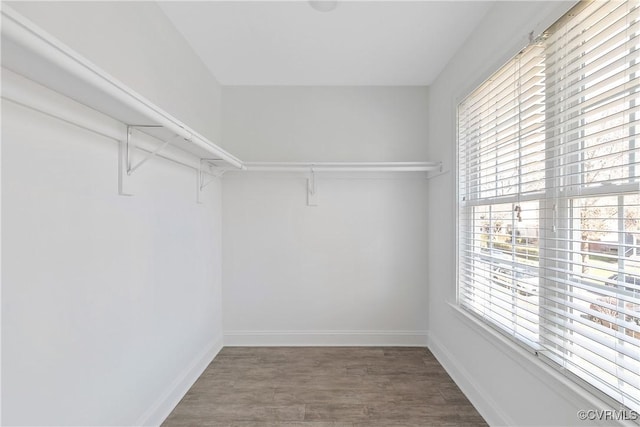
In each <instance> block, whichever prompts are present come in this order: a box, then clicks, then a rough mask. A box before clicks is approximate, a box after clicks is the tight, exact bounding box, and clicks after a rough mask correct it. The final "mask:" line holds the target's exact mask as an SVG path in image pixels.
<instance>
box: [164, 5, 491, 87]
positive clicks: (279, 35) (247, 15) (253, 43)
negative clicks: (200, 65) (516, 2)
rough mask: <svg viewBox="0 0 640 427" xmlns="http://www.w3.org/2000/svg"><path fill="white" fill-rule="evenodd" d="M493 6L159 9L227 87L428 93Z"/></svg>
mask: <svg viewBox="0 0 640 427" xmlns="http://www.w3.org/2000/svg"><path fill="white" fill-rule="evenodd" d="M491 4H492V2H489V1H397V0H395V1H340V2H338V7H337V8H336V9H335V10H333V11H331V12H319V11H316V10H314V9H313V8H312V7H311V6H310V5H309V3H308V2H307V1H304V0H301V1H172V2H160V3H159V5H160V7H161V8H162V9H163V11H164V12H165V14H166V15H167V16H168V17H169V19H170V20H171V22H172V23H173V24H174V25H175V27H176V28H177V29H178V31H180V32H181V33H182V34H183V36H184V37H185V38H186V39H187V41H188V42H189V43H190V44H191V46H192V47H193V49H194V50H195V51H196V53H197V54H198V55H200V57H201V58H202V60H203V61H204V63H205V64H206V65H207V66H208V67H209V69H210V70H211V72H212V73H213V74H214V75H215V76H216V78H217V79H218V81H219V82H220V83H221V84H223V85H287V86H293V85H313V86H333V85H355V86H359V85H391V86H395V85H428V84H430V83H431V82H433V80H434V79H435V78H436V77H437V75H438V73H439V72H440V70H442V69H443V68H444V66H445V64H446V63H447V62H448V61H449V59H451V57H452V56H453V54H454V53H455V52H456V51H457V50H458V48H459V47H460V46H461V45H462V44H463V42H464V41H465V40H466V38H467V37H468V36H469V34H470V33H471V32H472V30H473V29H474V28H475V26H476V25H477V24H478V23H479V21H480V20H481V19H482V17H483V16H484V15H485V13H486V12H487V10H488V8H489V7H490V5H491Z"/></svg>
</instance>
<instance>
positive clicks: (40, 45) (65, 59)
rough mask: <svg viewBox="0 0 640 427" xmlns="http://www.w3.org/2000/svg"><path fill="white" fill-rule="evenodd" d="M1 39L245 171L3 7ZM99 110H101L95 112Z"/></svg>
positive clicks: (228, 155) (117, 82)
mask: <svg viewBox="0 0 640 427" xmlns="http://www.w3.org/2000/svg"><path fill="white" fill-rule="evenodd" d="M2 16H3V18H4V19H3V20H2V35H3V37H6V38H8V39H10V40H12V41H13V42H14V43H16V44H17V45H19V46H22V47H24V48H25V49H26V50H28V51H31V52H33V53H35V54H36V55H38V56H39V57H41V58H45V59H46V60H47V61H49V62H51V63H52V64H55V65H56V66H58V67H60V68H61V69H63V70H65V71H66V72H67V73H69V74H70V75H72V76H74V77H75V78H78V79H80V80H82V81H84V82H86V83H89V84H90V85H92V86H93V87H95V88H96V89H98V90H99V91H101V92H103V93H104V95H105V96H106V97H108V98H112V99H115V100H117V101H119V102H121V103H122V104H124V105H125V106H126V107H128V108H130V109H132V110H133V111H136V112H137V113H139V114H141V115H143V116H144V117H147V118H148V119H149V120H151V121H153V122H154V123H156V124H159V125H162V126H163V127H164V128H166V129H168V130H170V131H171V132H173V133H175V134H177V135H180V136H181V137H182V138H184V139H185V140H187V141H189V142H191V143H192V144H194V145H196V146H198V147H200V148H202V149H203V150H206V151H207V152H208V153H211V154H212V155H214V156H215V157H219V158H220V159H222V160H224V161H225V162H227V163H229V164H230V165H232V166H234V167H236V168H239V169H242V168H243V167H242V162H241V161H240V160H239V159H237V158H235V157H234V156H233V155H231V154H230V153H228V152H226V151H225V150H223V149H222V148H220V147H218V146H216V145H215V144H213V143H212V142H210V141H208V140H207V139H206V138H204V137H203V136H202V135H200V134H198V133H197V132H195V131H193V130H191V129H189V128H187V127H186V125H184V124H183V123H181V122H179V121H178V120H176V119H175V118H173V117H172V116H170V115H169V114H167V113H166V112H165V111H163V110H161V109H160V108H158V107H156V106H155V105H153V104H152V103H151V102H149V101H148V100H146V99H145V98H144V97H142V96H141V95H139V94H137V93H136V92H134V91H133V90H131V89H130V88H128V87H126V86H125V85H124V84H122V83H121V82H120V81H118V80H116V79H115V78H113V77H112V76H110V75H108V74H107V73H105V72H103V71H102V70H100V69H99V68H98V67H96V66H95V65H94V64H92V63H91V62H89V61H88V60H86V59H85V58H83V57H81V56H80V55H78V54H77V53H76V52H74V51H73V50H71V49H69V48H68V47H67V46H65V45H64V44H63V43H61V42H60V41H59V40H57V39H55V38H54V37H53V36H51V35H50V34H48V33H46V32H44V31H43V30H41V29H40V28H38V27H37V26H36V25H35V24H33V23H32V22H30V21H29V20H27V19H26V18H24V17H22V16H21V15H20V14H18V13H16V12H15V11H14V10H13V9H11V8H10V7H8V6H6V5H3V6H2ZM96 109H98V108H96ZM98 110H99V109H98Z"/></svg>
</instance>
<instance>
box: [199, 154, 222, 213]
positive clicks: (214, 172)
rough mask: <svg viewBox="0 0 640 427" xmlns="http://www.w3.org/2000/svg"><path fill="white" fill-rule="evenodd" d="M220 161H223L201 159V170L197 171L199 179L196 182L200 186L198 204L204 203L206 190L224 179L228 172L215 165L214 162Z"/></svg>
mask: <svg viewBox="0 0 640 427" xmlns="http://www.w3.org/2000/svg"><path fill="white" fill-rule="evenodd" d="M220 160H221V159H200V168H199V169H198V171H197V172H198V179H197V180H196V181H197V184H198V187H197V192H196V202H197V203H198V204H202V203H203V200H204V198H203V193H204V189H205V188H206V187H207V186H208V185H209V184H211V183H212V182H214V181H215V180H217V179H219V178H222V176H223V175H224V173H225V172H226V171H227V169H226V168H224V167H222V166H218V165H216V164H215V163H213V162H214V161H220Z"/></svg>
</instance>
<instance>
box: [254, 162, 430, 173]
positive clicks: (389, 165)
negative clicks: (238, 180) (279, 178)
mask: <svg viewBox="0 0 640 427" xmlns="http://www.w3.org/2000/svg"><path fill="white" fill-rule="evenodd" d="M243 164H244V166H245V170H246V171H249V172H431V171H439V170H440V168H441V166H442V164H441V163H440V162H244V163H243Z"/></svg>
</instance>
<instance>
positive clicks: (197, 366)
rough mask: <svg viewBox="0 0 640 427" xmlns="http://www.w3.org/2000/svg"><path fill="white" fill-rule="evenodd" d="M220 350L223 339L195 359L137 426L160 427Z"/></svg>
mask: <svg viewBox="0 0 640 427" xmlns="http://www.w3.org/2000/svg"><path fill="white" fill-rule="evenodd" d="M220 350H222V337H220V338H218V339H217V340H215V341H214V342H213V343H212V344H211V345H209V346H208V347H207V348H206V349H204V351H202V352H201V353H200V354H199V355H198V356H196V357H195V358H194V359H193V362H192V363H191V364H190V365H189V366H187V367H186V368H185V369H184V370H183V371H182V372H181V373H180V375H178V377H177V378H176V379H175V380H174V381H173V383H172V384H171V385H170V386H169V387H168V388H167V390H165V391H164V392H163V393H162V394H161V395H160V397H158V399H157V400H156V401H155V402H154V404H153V405H151V407H150V408H149V409H147V411H146V412H145V413H144V414H142V416H141V417H140V418H139V419H138V421H137V422H136V423H135V425H137V426H159V425H160V424H162V422H163V421H164V420H165V419H166V418H167V417H168V416H169V414H170V413H171V411H173V408H175V407H176V405H177V404H178V403H179V402H180V400H181V399H182V398H183V397H184V395H185V394H187V391H189V389H190V388H191V386H192V385H193V383H195V382H196V380H197V379H198V378H199V377H200V375H202V372H204V370H205V369H206V368H207V366H209V363H211V361H212V360H213V359H214V357H216V355H217V354H218V353H219V352H220Z"/></svg>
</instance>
